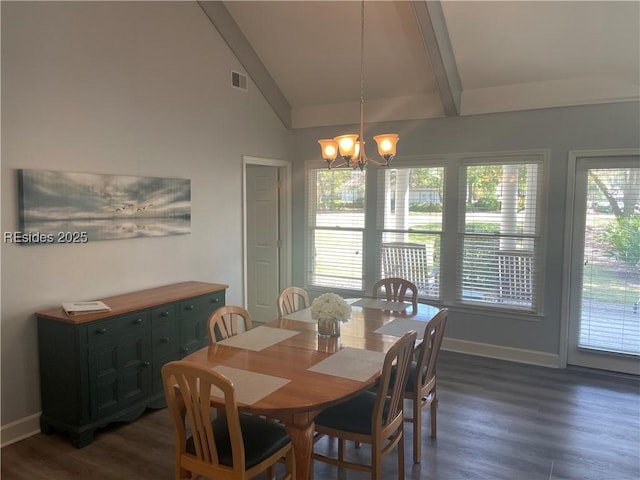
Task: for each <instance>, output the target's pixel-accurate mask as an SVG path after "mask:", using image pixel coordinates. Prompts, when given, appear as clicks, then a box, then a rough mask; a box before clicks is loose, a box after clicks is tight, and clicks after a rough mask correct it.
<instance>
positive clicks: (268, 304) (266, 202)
mask: <svg viewBox="0 0 640 480" xmlns="http://www.w3.org/2000/svg"><path fill="white" fill-rule="evenodd" d="M278 171H279V169H278V168H277V167H273V166H263V165H246V177H245V178H246V190H245V200H246V229H247V230H246V263H247V264H246V272H247V282H246V283H247V310H249V312H250V313H251V317H252V319H253V320H254V321H258V322H265V321H268V320H273V319H274V318H277V316H278V309H277V305H276V301H277V297H278V293H279V285H280V245H281V242H280V226H279V225H280V222H279V193H278V182H279V178H278Z"/></svg>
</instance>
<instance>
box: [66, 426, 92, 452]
mask: <svg viewBox="0 0 640 480" xmlns="http://www.w3.org/2000/svg"><path fill="white" fill-rule="evenodd" d="M69 437H70V438H71V444H72V445H73V446H74V447H76V448H82V447H86V446H87V445H90V444H91V443H92V442H93V430H86V431H83V432H69Z"/></svg>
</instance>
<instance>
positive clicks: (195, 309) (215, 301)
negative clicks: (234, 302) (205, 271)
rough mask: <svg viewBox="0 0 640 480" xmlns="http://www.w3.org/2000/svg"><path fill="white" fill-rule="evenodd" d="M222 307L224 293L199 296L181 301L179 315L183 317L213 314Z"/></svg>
mask: <svg viewBox="0 0 640 480" xmlns="http://www.w3.org/2000/svg"><path fill="white" fill-rule="evenodd" d="M222 305H224V291H223V292H214V293H209V294H207V295H200V296H199V297H193V298H189V299H188V300H183V301H181V302H180V315H181V316H182V317H184V316H187V315H191V314H195V313H203V312H213V311H214V310H215V309H216V308H218V307H221V306H222Z"/></svg>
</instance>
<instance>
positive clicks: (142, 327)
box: [36, 282, 228, 447]
mask: <svg viewBox="0 0 640 480" xmlns="http://www.w3.org/2000/svg"><path fill="white" fill-rule="evenodd" d="M227 288H228V286H227V285H223V284H215V283H205V282H183V283H177V284H173V285H167V286H163V287H158V288H152V289H149V290H143V291H139V292H132V293H127V294H124V295H118V296H114V297H109V298H104V299H101V300H102V301H103V302H104V303H106V304H107V305H108V306H109V307H110V308H111V311H110V312H102V313H91V314H82V315H73V316H69V315H67V314H66V313H65V312H64V310H62V308H61V307H57V308H52V309H49V310H43V311H40V312H37V313H36V318H37V321H38V352H39V358H40V389H41V399H42V415H41V416H40V429H41V430H42V432H44V433H49V432H51V431H58V432H63V433H66V434H68V435H69V437H70V438H71V442H72V444H73V445H75V446H76V447H84V446H86V445H89V444H90V443H91V442H92V441H93V435H94V432H95V430H96V429H98V428H101V427H104V426H106V425H108V424H110V423H113V422H122V421H132V420H135V419H136V418H137V417H139V416H140V415H141V414H142V413H143V412H144V411H145V410H146V409H147V408H162V407H164V406H165V405H166V401H165V397H164V390H163V387H162V374H161V370H162V366H163V365H164V364H165V363H167V362H170V361H172V360H177V359H180V358H182V357H184V356H185V355H187V354H189V353H192V352H194V351H195V350H198V349H200V348H203V347H205V346H207V345H208V344H209V339H208V329H207V321H208V319H209V317H210V315H211V313H213V312H214V311H215V310H216V309H217V308H218V307H221V306H223V305H224V304H225V292H226V289H227Z"/></svg>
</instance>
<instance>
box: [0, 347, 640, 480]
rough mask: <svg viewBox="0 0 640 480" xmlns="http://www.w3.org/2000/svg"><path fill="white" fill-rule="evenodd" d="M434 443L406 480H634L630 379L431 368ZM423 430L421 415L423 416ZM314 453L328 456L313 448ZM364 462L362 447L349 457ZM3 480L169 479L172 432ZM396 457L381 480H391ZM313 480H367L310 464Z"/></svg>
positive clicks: (40, 461) (21, 462)
mask: <svg viewBox="0 0 640 480" xmlns="http://www.w3.org/2000/svg"><path fill="white" fill-rule="evenodd" d="M438 376H439V384H438V385H439V389H438V392H439V397H440V407H439V409H438V438H437V439H431V438H430V437H429V436H428V433H426V432H427V431H428V428H425V430H424V431H425V435H423V440H422V443H423V453H422V455H423V459H422V463H421V464H419V465H414V464H413V462H412V460H411V441H410V438H411V425H410V424H407V426H406V427H405V432H406V434H407V437H406V445H407V448H406V457H405V459H406V468H407V475H406V477H407V478H408V479H425V480H427V479H432V480H463V479H483V480H485V479H486V480H498V479H504V480H538V479H539V480H549V479H553V480H578V479H580V480H637V479H639V478H640V383H639V381H638V378H635V377H628V376H616V375H608V374H602V373H598V372H592V371H585V370H576V369H566V370H556V369H548V368H543V367H535V366H528V365H521V364H515V363H509V362H503V361H498V360H492V359H487V358H481V357H472V356H468V355H461V354H456V353H451V352H442V353H441V358H440V363H439V368H438ZM423 417H424V418H425V422H426V425H427V426H428V411H425V412H424V413H423ZM316 448H317V449H336V448H337V446H336V444H335V443H334V442H330V441H328V440H327V439H323V440H321V441H320V442H319V443H318V444H317V445H316ZM348 450H349V452H350V454H351V455H354V456H355V457H358V456H363V458H366V457H367V456H368V446H366V445H363V446H362V448H360V449H357V450H356V449H354V448H349V449H348ZM1 454H2V456H1V461H2V467H1V478H2V479H3V480H23V479H24V480H82V479H85V478H86V479H91V480H125V479H127V480H128V479H139V480H161V479H167V480H168V479H171V478H173V431H172V427H171V424H170V421H169V417H168V415H167V412H166V410H159V411H150V412H149V413H147V414H145V415H144V416H143V417H141V418H140V419H138V420H137V421H135V422H133V423H129V424H122V425H116V426H113V427H110V428H108V429H105V430H103V431H101V432H99V433H98V434H97V435H96V438H95V440H94V442H93V443H92V444H91V445H89V446H87V447H85V448H83V449H76V448H74V447H72V446H71V444H70V443H69V442H68V440H67V439H66V438H65V437H63V436H61V435H57V434H53V435H43V434H38V435H35V436H33V437H30V438H28V439H25V440H22V441H20V442H17V443H15V444H13V445H9V446H7V447H4V448H3V449H2V451H1ZM395 464H396V457H395V452H393V453H391V454H390V455H388V456H387V457H386V458H385V475H384V479H385V480H386V479H394V478H396V475H395ZM314 468H315V478H316V480H325V479H326V480H332V479H347V480H360V479H368V478H369V476H368V474H365V473H361V472H354V471H339V470H338V469H337V468H335V467H332V466H328V465H324V464H320V463H316V465H315V466H314Z"/></svg>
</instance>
